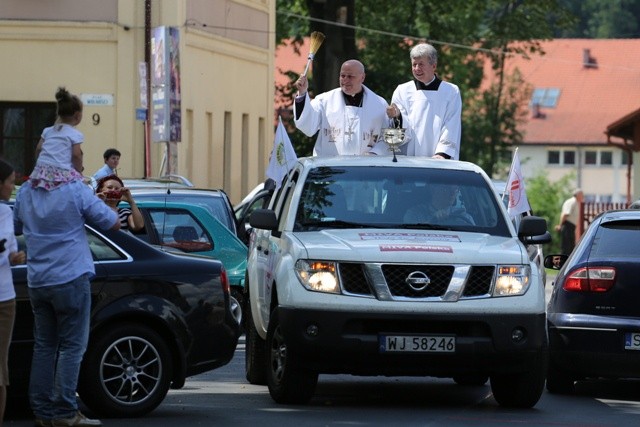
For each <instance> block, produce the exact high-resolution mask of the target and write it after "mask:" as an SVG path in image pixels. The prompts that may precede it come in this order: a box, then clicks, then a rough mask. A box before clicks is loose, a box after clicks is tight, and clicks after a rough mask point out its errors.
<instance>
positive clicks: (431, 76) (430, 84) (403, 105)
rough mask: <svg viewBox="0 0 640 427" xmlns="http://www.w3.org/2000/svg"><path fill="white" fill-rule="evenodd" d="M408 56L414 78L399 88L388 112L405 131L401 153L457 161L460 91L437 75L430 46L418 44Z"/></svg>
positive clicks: (394, 94)
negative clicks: (404, 142) (404, 141)
mask: <svg viewBox="0 0 640 427" xmlns="http://www.w3.org/2000/svg"><path fill="white" fill-rule="evenodd" d="M409 56H410V58H411V72H412V73H413V77H414V78H413V80H411V81H409V82H407V83H403V84H401V85H398V87H397V88H396V90H395V91H394V92H393V96H392V98H391V105H390V106H389V107H388V108H387V115H388V116H389V117H390V118H392V119H394V121H395V124H396V126H397V127H404V128H407V144H405V146H404V147H402V149H403V150H402V151H403V153H404V154H407V155H409V156H428V157H434V158H440V159H455V160H457V159H459V158H460V136H461V127H462V119H461V114H462V99H461V97H460V90H459V89H458V86H456V85H454V84H452V83H449V82H445V81H443V80H441V79H440V78H439V77H438V76H437V75H436V73H435V71H436V66H437V64H438V53H437V51H436V49H435V48H434V47H433V46H431V45H430V44H427V43H420V44H417V45H415V46H414V47H413V48H412V49H411V51H410V54H409ZM378 154H381V153H378Z"/></svg>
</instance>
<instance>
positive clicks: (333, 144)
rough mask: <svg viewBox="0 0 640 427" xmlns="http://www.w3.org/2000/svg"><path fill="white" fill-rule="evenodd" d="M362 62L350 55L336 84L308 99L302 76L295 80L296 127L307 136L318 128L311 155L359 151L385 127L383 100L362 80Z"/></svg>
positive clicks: (369, 145)
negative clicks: (338, 83)
mask: <svg viewBox="0 0 640 427" xmlns="http://www.w3.org/2000/svg"><path fill="white" fill-rule="evenodd" d="M364 78H365V72H364V65H362V63H361V62H360V61H357V60H354V59H351V60H348V61H346V62H345V63H344V64H342V67H341V68H340V87H339V88H337V89H333V90H330V91H328V92H324V93H321V94H320V95H318V96H316V97H314V99H311V98H310V97H309V94H308V92H307V90H308V87H309V83H308V81H307V78H306V76H300V78H299V79H298V80H297V81H296V83H295V84H296V87H297V89H298V94H297V96H296V99H295V102H294V108H293V111H294V121H295V124H296V127H297V128H298V129H299V130H300V131H302V132H303V133H304V134H305V135H307V136H313V135H314V134H315V133H316V132H318V131H319V132H318V137H317V139H316V144H315V146H314V147H313V155H314V156H339V155H361V154H367V153H368V152H370V151H371V149H372V148H373V146H374V145H375V144H376V142H378V140H379V139H380V135H381V129H382V128H385V127H388V125H389V118H388V116H387V107H388V106H389V105H388V104H387V101H386V100H385V99H384V98H382V97H381V96H378V95H376V94H375V93H374V92H373V91H372V90H371V89H369V88H367V87H366V86H365V85H364V84H363V83H364Z"/></svg>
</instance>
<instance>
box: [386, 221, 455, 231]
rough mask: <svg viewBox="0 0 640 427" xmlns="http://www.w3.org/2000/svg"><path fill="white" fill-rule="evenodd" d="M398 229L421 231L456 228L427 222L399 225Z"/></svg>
mask: <svg viewBox="0 0 640 427" xmlns="http://www.w3.org/2000/svg"><path fill="white" fill-rule="evenodd" d="M398 228H417V229H419V230H449V231H451V230H454V229H455V228H454V227H451V226H447V225H439V224H429V223H426V222H416V223H413V224H398Z"/></svg>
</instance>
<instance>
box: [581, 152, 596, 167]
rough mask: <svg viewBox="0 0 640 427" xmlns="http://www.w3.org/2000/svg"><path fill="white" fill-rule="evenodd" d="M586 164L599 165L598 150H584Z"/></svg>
mask: <svg viewBox="0 0 640 427" xmlns="http://www.w3.org/2000/svg"><path fill="white" fill-rule="evenodd" d="M584 164H585V165H597V164H598V152H597V151H591V150H588V151H585V152H584Z"/></svg>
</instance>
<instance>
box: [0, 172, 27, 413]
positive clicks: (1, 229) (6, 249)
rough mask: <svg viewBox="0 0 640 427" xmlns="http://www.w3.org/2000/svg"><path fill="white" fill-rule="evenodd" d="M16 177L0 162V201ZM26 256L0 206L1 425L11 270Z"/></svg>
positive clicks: (12, 303) (12, 302) (11, 315)
mask: <svg viewBox="0 0 640 427" xmlns="http://www.w3.org/2000/svg"><path fill="white" fill-rule="evenodd" d="M15 180H16V173H15V171H14V170H13V166H11V165H10V164H9V163H7V162H5V161H4V160H2V159H0V200H2V201H7V200H9V198H10V197H11V193H12V192H13V188H14V187H15ZM25 260H26V254H25V253H24V251H18V243H17V241H16V236H15V233H14V229H13V211H12V210H11V208H10V207H9V205H7V204H5V203H0V425H2V419H3V418H4V410H5V405H6V398H7V388H6V387H7V386H8V385H9V366H8V363H7V362H8V358H9V344H10V343H11V335H12V331H13V322H14V320H15V315H16V292H15V290H14V288H13V276H12V275H11V266H12V265H15V264H24V263H25Z"/></svg>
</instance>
